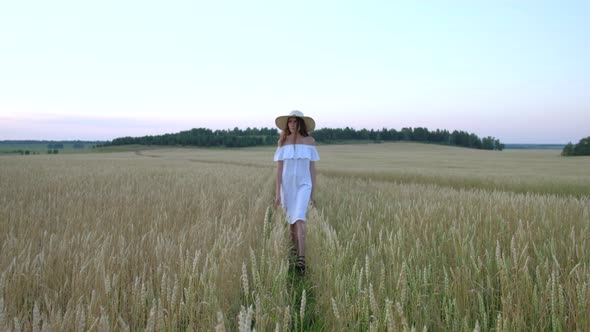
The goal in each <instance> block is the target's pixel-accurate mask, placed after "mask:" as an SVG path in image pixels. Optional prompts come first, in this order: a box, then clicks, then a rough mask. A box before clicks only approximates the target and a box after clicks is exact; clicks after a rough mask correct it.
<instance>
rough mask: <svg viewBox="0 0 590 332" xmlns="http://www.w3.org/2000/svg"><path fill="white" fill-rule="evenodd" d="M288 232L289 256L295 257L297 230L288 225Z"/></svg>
mask: <svg viewBox="0 0 590 332" xmlns="http://www.w3.org/2000/svg"><path fill="white" fill-rule="evenodd" d="M289 230H290V231H291V245H292V247H291V254H292V255H293V256H295V257H297V253H298V251H297V247H298V245H297V228H296V227H295V224H290V225H289Z"/></svg>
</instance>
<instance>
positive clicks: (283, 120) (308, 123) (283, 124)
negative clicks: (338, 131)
mask: <svg viewBox="0 0 590 332" xmlns="http://www.w3.org/2000/svg"><path fill="white" fill-rule="evenodd" d="M289 118H301V119H303V122H305V127H306V128H307V132H308V133H310V132H312V131H313V130H314V129H315V121H314V119H313V118H310V117H309V116H295V115H283V116H279V117H278V118H276V119H275V124H276V125H277V128H279V129H280V130H285V128H287V121H289Z"/></svg>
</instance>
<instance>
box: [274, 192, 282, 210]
mask: <svg viewBox="0 0 590 332" xmlns="http://www.w3.org/2000/svg"><path fill="white" fill-rule="evenodd" d="M280 205H281V194H276V198H275V208H278V207H279V206H280Z"/></svg>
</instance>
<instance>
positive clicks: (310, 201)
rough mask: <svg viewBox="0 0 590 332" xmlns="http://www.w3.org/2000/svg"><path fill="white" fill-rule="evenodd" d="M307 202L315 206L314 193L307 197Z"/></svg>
mask: <svg viewBox="0 0 590 332" xmlns="http://www.w3.org/2000/svg"><path fill="white" fill-rule="evenodd" d="M309 204H311V206H312V207H314V208H317V205H316V202H315V195H313V194H312V195H311V197H310V198H309Z"/></svg>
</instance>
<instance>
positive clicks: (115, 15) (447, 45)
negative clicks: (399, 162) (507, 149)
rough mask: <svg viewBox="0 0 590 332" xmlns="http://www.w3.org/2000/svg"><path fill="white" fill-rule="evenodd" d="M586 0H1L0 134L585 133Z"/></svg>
mask: <svg viewBox="0 0 590 332" xmlns="http://www.w3.org/2000/svg"><path fill="white" fill-rule="evenodd" d="M589 17H590V2H588V1H569V0H564V1H542V0H541V1H527V0H510V1H508V0H506V1H503V0H497V1H483V0H482V1H459V0H457V1H443V0H439V1H394V0H389V1H342V0H340V1H317V0H316V1H256V0H249V1H166V2H164V1H161V2H156V1H149V0H148V1H146V0H142V1H123V0H119V1H109V0H105V1H60V0H55V1H26V0H23V1H3V2H2V3H1V4H0V140H23V139H40V140H42V139H47V140H70V139H80V140H111V139H114V138H117V137H123V136H144V135H158V134H164V133H175V132H179V131H182V130H189V129H191V128H199V127H206V128H211V129H230V128H234V127H238V128H247V127H257V128H260V127H274V119H275V118H276V117H277V116H280V115H286V114H288V113H289V112H290V111H291V110H300V111H301V112H303V113H304V114H305V115H308V116H312V117H313V118H314V119H315V120H316V124H317V127H318V128H324V127H329V128H338V127H339V128H343V127H346V126H349V127H352V128H355V129H361V128H368V129H381V128H384V127H385V128H394V129H398V130H399V129H401V128H403V127H426V128H428V129H431V130H435V129H437V128H438V129H448V130H451V131H452V130H455V129H457V130H464V131H468V132H472V133H475V134H476V135H478V136H480V137H485V136H493V137H496V138H498V139H500V141H502V142H503V143H539V144H540V143H556V144H562V143H567V142H570V141H571V142H574V143H576V142H577V141H579V140H580V139H581V138H583V137H586V136H590V19H588V18H589Z"/></svg>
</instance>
